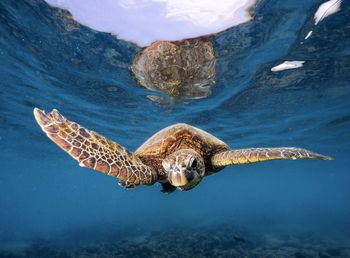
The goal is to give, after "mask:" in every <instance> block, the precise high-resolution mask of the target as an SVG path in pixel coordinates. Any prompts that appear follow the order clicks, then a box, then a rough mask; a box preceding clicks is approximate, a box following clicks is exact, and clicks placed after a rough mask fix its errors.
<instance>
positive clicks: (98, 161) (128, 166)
mask: <svg viewBox="0 0 350 258" xmlns="http://www.w3.org/2000/svg"><path fill="white" fill-rule="evenodd" d="M34 116H35V118H36V120H37V122H38V124H39V125H40V126H41V128H42V129H43V131H44V132H45V133H46V134H47V136H48V137H49V138H50V139H51V140H52V141H53V142H55V143H56V144H57V145H58V146H59V147H61V148H62V149H63V150H65V151H66V152H67V153H68V154H69V155H70V156H72V157H73V158H74V159H76V160H77V161H78V162H79V164H80V165H81V166H84V167H87V168H91V169H94V170H97V171H100V172H102V173H105V174H108V175H110V176H114V177H117V178H119V179H121V180H122V181H123V182H124V184H125V185H131V184H132V185H141V184H153V183H155V182H156V181H157V174H156V172H155V171H154V170H153V169H152V168H150V167H149V166H146V165H145V164H143V163H142V161H141V160H140V159H139V158H138V157H137V156H136V155H134V154H132V153H130V152H129V151H128V150H127V149H125V148H124V147H122V146H121V145H119V144H118V143H116V142H114V141H111V140H109V139H107V138H106V137H104V136H102V135H100V134H98V133H96V132H94V131H89V130H87V129H85V128H84V127H81V126H80V125H78V124H77V123H74V122H70V121H68V120H67V119H66V118H65V117H63V116H62V115H61V114H60V113H59V112H58V111H57V110H53V111H52V112H51V113H49V114H46V113H45V112H44V111H42V110H39V109H34Z"/></svg>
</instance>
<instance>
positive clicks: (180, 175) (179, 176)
mask: <svg viewBox="0 0 350 258" xmlns="http://www.w3.org/2000/svg"><path fill="white" fill-rule="evenodd" d="M168 179H169V182H170V183H171V184H172V185H173V186H176V187H178V186H183V185H186V184H188V180H187V177H186V173H185V171H176V172H174V171H172V172H170V173H169V176H168Z"/></svg>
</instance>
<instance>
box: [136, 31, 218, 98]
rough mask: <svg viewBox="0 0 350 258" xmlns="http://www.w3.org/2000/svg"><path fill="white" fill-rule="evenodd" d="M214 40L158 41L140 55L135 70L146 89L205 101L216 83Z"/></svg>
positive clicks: (207, 38) (176, 96)
mask: <svg viewBox="0 0 350 258" xmlns="http://www.w3.org/2000/svg"><path fill="white" fill-rule="evenodd" d="M215 65H216V59H215V52H214V47H213V44H212V39H211V37H208V36H207V37H199V38H193V39H185V40H179V41H156V42H154V43H152V44H151V45H150V46H148V47H146V48H145V49H143V50H142V51H141V52H140V53H138V54H137V55H136V56H135V58H134V60H133V64H132V66H131V71H132V73H133V75H134V76H135V79H136V81H137V82H138V84H140V85H141V86H142V87H145V88H147V89H150V90H156V91H161V92H163V93H164V94H166V95H168V96H169V97H172V98H190V99H196V98H205V97H207V96H209V95H210V94H211V87H210V86H212V85H213V84H214V83H215Z"/></svg>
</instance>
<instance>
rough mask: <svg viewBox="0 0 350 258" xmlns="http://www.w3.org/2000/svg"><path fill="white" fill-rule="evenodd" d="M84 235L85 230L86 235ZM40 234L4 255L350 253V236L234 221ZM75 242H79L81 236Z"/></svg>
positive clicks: (324, 256) (303, 257)
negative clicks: (136, 231) (117, 234)
mask: <svg viewBox="0 0 350 258" xmlns="http://www.w3.org/2000/svg"><path fill="white" fill-rule="evenodd" d="M82 237H84V236H82ZM69 242H70V243H69V245H59V244H57V243H55V242H54V241H52V240H51V241H50V240H45V239H40V240H36V241H34V242H32V243H31V244H30V245H27V246H25V245H23V244H22V245H20V246H19V247H18V248H17V250H15V249H12V250H3V251H1V252H0V257H6V258H10V257H11V258H22V257H33V258H34V257H35V258H44V257H45V258H47V257H77V258H86V257H101V258H103V257H106V258H107V257H135V258H137V257H172V258H175V257H259V258H260V257H295V258H307V257H319V258H328V257H350V238H345V237H344V236H343V237H342V239H340V238H339V237H337V238H334V237H331V236H330V235H324V234H315V233H305V232H304V233H298V234H285V233H284V234H272V233H267V232H265V233H262V234H256V233H254V234H252V233H250V232H249V231H247V230H242V229H238V228H236V227H234V226H231V225H220V226H205V227H199V228H181V229H167V230H161V231H154V232H152V233H149V234H147V235H139V236H132V237H130V236H128V237H125V238H119V239H118V240H115V241H113V240H108V241H106V240H105V241H102V242H101V241H97V242H96V243H93V242H90V243H86V244H83V245H81V244H78V246H74V243H75V242H74V240H73V241H72V239H70V240H69ZM76 243H80V242H79V239H77V241H76Z"/></svg>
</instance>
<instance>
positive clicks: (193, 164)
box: [191, 159, 198, 168]
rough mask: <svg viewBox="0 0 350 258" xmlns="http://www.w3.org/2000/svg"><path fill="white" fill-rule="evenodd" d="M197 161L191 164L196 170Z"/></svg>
mask: <svg viewBox="0 0 350 258" xmlns="http://www.w3.org/2000/svg"><path fill="white" fill-rule="evenodd" d="M197 163H198V162H197V160H196V159H195V160H193V162H192V164H191V168H196V167H197Z"/></svg>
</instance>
